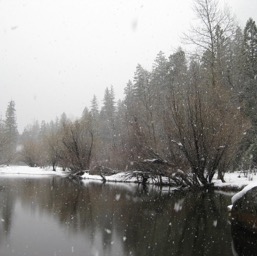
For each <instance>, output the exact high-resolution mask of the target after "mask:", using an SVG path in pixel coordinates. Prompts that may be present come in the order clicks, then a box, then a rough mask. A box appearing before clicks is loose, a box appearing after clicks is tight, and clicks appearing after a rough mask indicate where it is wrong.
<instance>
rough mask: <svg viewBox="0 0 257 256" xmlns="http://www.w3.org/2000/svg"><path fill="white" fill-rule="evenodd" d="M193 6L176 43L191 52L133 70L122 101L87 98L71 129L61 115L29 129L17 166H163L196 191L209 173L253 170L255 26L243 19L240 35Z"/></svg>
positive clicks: (109, 92) (214, 8) (205, 7)
mask: <svg viewBox="0 0 257 256" xmlns="http://www.w3.org/2000/svg"><path fill="white" fill-rule="evenodd" d="M195 6H196V8H195V13H196V15H197V17H198V18H199V21H200V22H199V23H198V24H199V25H198V26H196V27H193V28H192V30H191V31H189V32H188V33H187V34H185V36H184V40H185V41H186V42H187V43H191V44H194V45H195V46H197V50H196V52H193V53H192V52H191V53H188V54H187V53H185V52H184V51H183V49H182V48H179V49H178V50H177V51H176V52H174V53H173V54H171V55H170V56H168V57H166V56H165V54H164V53H163V52H159V53H158V54H157V57H156V59H155V61H154V63H153V65H152V70H151V71H148V70H146V69H144V68H143V67H142V66H141V65H138V66H137V67H136V71H135V74H134V78H133V80H132V81H128V83H127V85H126V87H125V91H124V93H125V97H124V99H123V100H118V101H116V100H115V93H114V91H113V88H112V87H111V88H106V90H105V94H104V99H103V105H102V106H101V108H99V106H98V99H97V98H96V97H95V96H94V98H93V99H92V102H91V107H90V108H89V109H88V108H85V109H84V111H83V114H82V116H81V117H80V118H78V119H77V120H75V121H72V120H69V119H68V118H67V117H66V115H65V114H63V115H62V116H61V117H60V118H58V119H57V120H55V121H52V122H50V123H45V122H43V123H42V124H40V125H39V124H38V123H37V122H35V123H34V124H32V125H30V126H28V127H27V128H26V129H25V130H24V132H23V133H22V134H21V135H20V138H19V144H20V145H21V150H20V152H19V160H20V161H23V162H25V163H27V164H28V165H30V166H45V165H52V166H53V168H55V167H56V166H61V167H64V168H68V169H70V170H71V171H73V172H76V171H79V170H86V169H90V168H93V167H94V166H106V167H109V168H111V169H114V170H121V171H124V170H133V169H137V168H136V167H137V166H139V165H138V163H142V162H144V160H146V159H148V160H149V159H159V160H160V161H162V162H165V163H168V165H165V166H166V167H165V175H167V176H169V175H170V176H172V174H173V173H176V172H177V170H180V172H181V171H182V172H183V173H185V174H188V175H190V177H192V179H193V180H194V182H196V183H198V184H209V183H210V182H211V181H212V178H213V176H214V174H215V173H217V172H218V174H219V176H220V178H221V179H222V177H223V174H224V172H226V171H228V170H232V169H238V168H242V169H251V168H254V167H255V165H256V163H257V154H256V152H257V138H256V134H257V133H256V131H257V114H256V113H257V101H256V99H257V27H256V24H255V21H254V20H253V19H251V18H250V19H249V20H248V21H247V23H246V26H245V27H244V29H241V28H240V27H238V26H236V25H235V23H234V21H233V19H232V18H231V15H230V14H229V13H226V12H224V11H223V10H221V9H220V8H219V7H218V5H217V4H216V2H215V1H214V0H207V1H203V0H196V1H195ZM15 136H16V135H15ZM16 141H17V140H16ZM148 163H149V161H148ZM141 166H142V165H141ZM156 166H157V167H156V172H158V173H159V174H160V170H159V168H161V167H160V166H159V167H158V165H156ZM167 166H168V167H167ZM147 168H148V167H147ZM147 168H146V170H144V171H147ZM148 169H149V168H148ZM150 169H151V172H154V170H153V168H150ZM163 173H164V172H163Z"/></svg>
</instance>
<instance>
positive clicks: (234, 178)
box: [213, 172, 257, 190]
mask: <svg viewBox="0 0 257 256" xmlns="http://www.w3.org/2000/svg"><path fill="white" fill-rule="evenodd" d="M224 179H225V181H226V182H225V183H222V181H221V180H218V179H217V176H215V177H214V179H213V182H214V186H215V187H218V188H222V187H228V188H229V187H230V188H234V189H238V190H240V189H242V188H244V187H245V186H247V185H249V184H252V185H253V186H254V184H255V185H256V186H257V174H254V173H249V174H247V175H244V173H243V172H231V173H226V174H225V176H224Z"/></svg>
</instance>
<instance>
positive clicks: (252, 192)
mask: <svg viewBox="0 0 257 256" xmlns="http://www.w3.org/2000/svg"><path fill="white" fill-rule="evenodd" d="M231 217H232V221H233V222H236V223H237V224H238V225H240V226H241V227H243V228H245V229H247V230H251V231H254V232H257V187H253V188H251V189H249V190H248V191H247V192H246V193H244V194H243V195H242V196H241V197H239V198H238V199H237V200H236V201H235V202H234V203H233V207H232V211H231Z"/></svg>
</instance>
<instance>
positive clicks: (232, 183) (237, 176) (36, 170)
mask: <svg viewBox="0 0 257 256" xmlns="http://www.w3.org/2000/svg"><path fill="white" fill-rule="evenodd" d="M46 175H48V176H49V175H59V176H65V175H67V172H63V171H62V170H61V169H60V168H57V170H56V172H54V171H52V168H51V167H46V168H40V167H29V166H0V177H1V176H12V177H14V176H37V177H38V176H46ZM105 178H106V181H108V182H134V183H135V182H137V179H136V177H132V178H128V173H125V172H121V173H117V174H114V175H111V176H106V177H105ZM82 179H83V181H85V182H88V181H90V180H95V181H96V180H98V181H101V180H102V177H101V176H100V175H90V174H88V173H85V174H84V175H83V176H82ZM225 181H226V182H225V183H222V182H221V181H220V180H218V179H217V178H216V176H215V177H214V179H213V182H214V186H215V187H216V188H227V189H228V190H229V188H231V189H232V188H233V189H236V190H241V189H243V188H244V187H245V186H247V185H249V184H251V186H252V187H253V186H255V185H256V186H257V174H253V173H251V174H248V175H244V174H243V173H239V172H233V173H226V174H225Z"/></svg>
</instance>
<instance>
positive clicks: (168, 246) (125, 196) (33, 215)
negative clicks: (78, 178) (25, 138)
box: [0, 176, 236, 256]
mask: <svg viewBox="0 0 257 256" xmlns="http://www.w3.org/2000/svg"><path fill="white" fill-rule="evenodd" d="M0 188H1V190H0V255H1V256H9V255H17V256H22V255H28V256H37V255H40V256H52V255H53V256H70V255H81V256H82V255H83V256H87V255H92V256H101V255H106V256H115V255H117V256H122V255H136V256H138V255H140V256H141V255H142V256H149V255H160V256H166V255H183V256H186V255H194V256H197V255H213V256H217V255H236V253H235V252H234V253H233V251H234V249H233V248H235V246H233V242H232V234H231V225H230V223H229V221H228V214H227V205H229V204H230V202H231V201H230V199H231V195H230V196H229V195H224V194H220V193H187V194H186V195H185V194H182V193H177V192H176V193H174V192H173V193H164V192H161V191H159V190H156V189H154V188H148V191H145V190H143V189H142V187H141V186H137V185H129V184H101V183H93V182H88V183H86V184H84V185H79V184H75V183H73V182H71V181H68V180H67V179H64V178H56V177H47V178H9V177H5V176H1V177H0Z"/></svg>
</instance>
